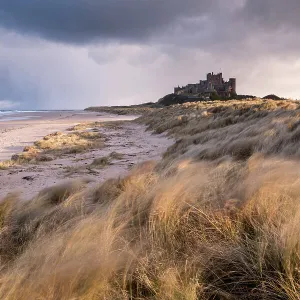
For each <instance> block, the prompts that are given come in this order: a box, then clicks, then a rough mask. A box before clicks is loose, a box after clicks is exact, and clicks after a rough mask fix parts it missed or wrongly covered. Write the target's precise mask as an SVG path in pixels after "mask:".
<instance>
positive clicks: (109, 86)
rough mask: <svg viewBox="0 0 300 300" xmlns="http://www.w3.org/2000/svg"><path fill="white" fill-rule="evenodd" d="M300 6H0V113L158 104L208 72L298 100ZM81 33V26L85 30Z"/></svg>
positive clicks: (246, 1) (246, 91) (243, 88)
mask: <svg viewBox="0 0 300 300" xmlns="http://www.w3.org/2000/svg"><path fill="white" fill-rule="evenodd" d="M299 10H300V3H299V2H298V1H297V0H288V1H286V2H285V3H283V2H282V1H279V0H275V1H270V0H265V1H258V0H251V1H250V0H230V1H229V0H226V1H219V0H213V1H210V0H201V1H198V0H197V1H196V0H188V1H186V2H185V5H184V6H183V5H182V1H180V0H172V1H171V0H162V1H159V2H157V1H150V0H145V1H140V2H136V1H133V0H124V1H122V2H120V1H119V0H104V1H101V2H99V1H96V0H89V1H76V0H75V1H72V2H71V1H70V0H64V1H57V0H55V1H49V0H46V1H43V2H40V1H35V0H29V1H27V2H26V3H24V2H23V1H21V0H4V1H2V2H1V3H0V16H1V18H0V34H1V37H2V39H1V44H0V45H1V47H0V57H1V58H0V80H1V81H0V82H1V85H0V110H3V109H8V110H11V109H14V110H30V108H31V109H32V108H34V110H63V109H66V107H68V109H84V108H86V107H89V106H116V105H119V106H122V105H134V104H141V103H146V102H156V101H157V100H158V99H159V98H161V97H163V96H164V95H166V94H168V93H169V92H170V91H172V90H173V87H174V86H177V84H185V82H186V83H188V82H194V81H196V80H198V78H199V79H200V78H202V77H203V74H206V73H207V72H208V71H209V70H219V71H217V72H216V73H219V72H222V73H223V74H224V75H225V77H226V78H230V77H236V78H237V91H238V94H242V95H256V96H257V97H264V96H266V95H269V94H275V95H278V96H279V97H284V98H292V99H299V98H300V87H298V81H299V80H300V72H299V67H300V64H299V59H298V49H299V45H298V42H297V40H298V39H297V34H298V29H299V27H300V21H299V18H298V13H297V12H299ZM78 24H80V26H78Z"/></svg>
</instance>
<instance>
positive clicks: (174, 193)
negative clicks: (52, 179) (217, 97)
mask: <svg viewBox="0 0 300 300" xmlns="http://www.w3.org/2000/svg"><path fill="white" fill-rule="evenodd" d="M299 118H300V104H298V102H293V101H272V100H259V99H253V100H251V101H250V100H249V101H228V102H222V101H220V102H219V101H215V102H201V103H200V102H199V103H185V104H182V105H176V106H170V107H168V108H164V109H163V110H159V111H156V112H150V113H147V114H146V115H144V116H143V117H141V118H140V119H139V120H138V121H139V122H142V123H146V124H147V125H148V127H149V130H150V129H151V130H154V131H155V132H157V133H163V132H165V133H167V134H169V135H171V136H173V137H174V138H175V139H176V143H175V144H174V145H173V146H171V147H170V148H169V149H168V151H167V152H166V153H165V155H164V158H163V159H162V161H161V162H158V163H155V162H146V163H143V164H141V165H139V166H137V167H136V168H135V169H133V170H132V171H131V172H130V173H129V174H128V175H127V176H126V177H124V178H116V179H110V180H108V181H106V182H104V183H102V184H100V185H99V186H96V187H94V188H93V189H90V188H89V189H85V188H84V187H85V182H82V181H80V182H76V183H70V182H68V183H65V184H61V185H59V186H56V187H54V188H50V189H47V190H44V191H42V192H41V193H40V194H39V195H38V196H37V197H35V198H34V199H32V200H31V201H29V202H28V203H24V202H22V201H20V200H18V198H17V196H14V195H11V196H10V197H7V198H6V199H4V200H3V202H2V204H1V205H0V220H1V222H0V226H1V228H2V230H1V234H0V263H1V285H0V298H1V299H8V300H9V299H21V300H22V299H170V300H171V299H189V300H192V299H195V300H196V299H245V300H246V299H295V300H296V299H299V295H300V275H299V269H300V248H299V245H300V235H299V220H300V218H299V215H300V198H299V197H300V196H299V189H300V181H299V178H300V173H299V170H300V163H299V159H298V158H299V152H298V148H299V145H298V144H299V143H300V138H299V136H300V134H299V132H298V131H299V124H300V120H299ZM113 156H114V155H111V156H110V157H107V161H109V160H110V159H114V158H113ZM101 159H102V158H101Z"/></svg>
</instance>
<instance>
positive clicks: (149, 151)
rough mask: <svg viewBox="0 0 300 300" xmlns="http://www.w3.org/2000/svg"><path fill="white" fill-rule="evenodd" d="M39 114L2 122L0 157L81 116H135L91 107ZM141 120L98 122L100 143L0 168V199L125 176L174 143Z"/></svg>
mask: <svg viewBox="0 0 300 300" xmlns="http://www.w3.org/2000/svg"><path fill="white" fill-rule="evenodd" d="M41 114H42V115H41V116H39V118H34V119H30V120H28V119H27V120H19V121H6V122H0V160H5V159H9V158H10V157H11V156H12V154H15V153H18V152H21V151H22V150H23V148H24V147H25V146H28V145H31V144H32V143H33V142H34V141H36V140H38V139H41V138H42V137H44V136H45V135H47V134H49V133H52V132H55V131H64V130H66V129H67V128H69V127H71V126H73V125H75V124H78V123H83V122H92V121H112V120H133V119H135V118H136V116H112V115H107V114H101V115H99V113H93V112H76V113H74V112H51V113H41ZM145 129H146V128H145V127H144V126H143V125H139V124H136V123H134V122H124V123H122V125H121V126H119V127H118V128H101V132H102V133H104V134H105V135H106V136H107V137H108V140H107V142H106V147H104V148H103V149H96V150H91V151H88V152H85V153H80V154H70V155H64V156H63V157H62V158H58V159H55V160H53V161H51V162H43V163H39V164H26V165H21V166H15V167H11V168H10V169H8V170H0V186H1V188H0V199H1V198H3V197H5V196H6V195H7V194H9V193H12V192H15V193H19V194H20V197H21V198H22V199H24V200H28V199H30V198H32V197H33V196H35V195H36V194H37V193H38V192H39V191H40V190H42V189H43V188H46V187H49V186H52V185H55V184H59V183H63V182H64V181H67V180H73V179H78V178H85V179H87V180H88V181H89V182H90V183H89V184H88V186H91V185H97V184H99V183H101V182H103V181H104V180H106V179H109V178H115V177H118V176H123V175H125V174H126V173H128V172H129V170H130V169H131V168H132V167H133V166H134V165H136V164H138V163H140V162H143V161H147V160H159V159H160V158H161V155H162V153H163V152H164V151H166V149H167V148H168V147H169V146H170V145H171V144H172V143H173V141H172V140H171V139H168V138H167V137H166V136H165V135H154V134H152V133H151V132H149V131H145ZM112 152H117V153H120V154H122V158H121V159H112V160H111V163H110V164H109V165H107V166H105V167H104V168H102V169H97V168H95V169H94V168H93V169H91V168H87V166H89V165H90V164H91V162H92V161H93V160H94V159H95V158H101V157H104V156H109V155H110V153H112Z"/></svg>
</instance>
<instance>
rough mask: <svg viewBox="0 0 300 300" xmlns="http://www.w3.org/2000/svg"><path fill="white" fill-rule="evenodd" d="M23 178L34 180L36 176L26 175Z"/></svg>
mask: <svg viewBox="0 0 300 300" xmlns="http://www.w3.org/2000/svg"><path fill="white" fill-rule="evenodd" d="M22 179H24V180H27V181H33V180H34V177H33V176H24V177H22Z"/></svg>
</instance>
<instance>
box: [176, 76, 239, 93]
mask: <svg viewBox="0 0 300 300" xmlns="http://www.w3.org/2000/svg"><path fill="white" fill-rule="evenodd" d="M174 94H177V95H187V96H198V97H203V98H209V97H211V96H212V95H213V94H216V95H218V96H220V97H231V96H233V95H235V94H236V78H230V79H229V81H224V79H223V76H222V73H219V74H214V73H208V74H207V77H206V80H200V82H199V83H193V84H188V85H186V86H183V87H179V86H178V87H175V88H174Z"/></svg>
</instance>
